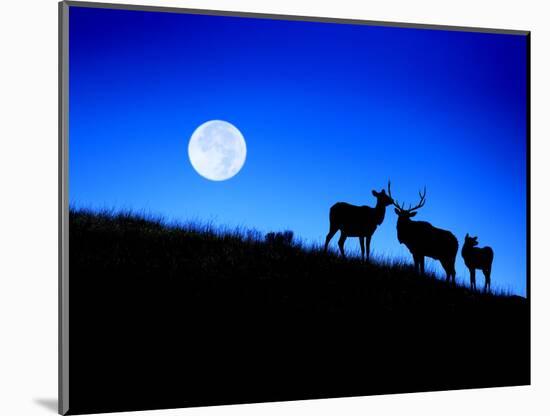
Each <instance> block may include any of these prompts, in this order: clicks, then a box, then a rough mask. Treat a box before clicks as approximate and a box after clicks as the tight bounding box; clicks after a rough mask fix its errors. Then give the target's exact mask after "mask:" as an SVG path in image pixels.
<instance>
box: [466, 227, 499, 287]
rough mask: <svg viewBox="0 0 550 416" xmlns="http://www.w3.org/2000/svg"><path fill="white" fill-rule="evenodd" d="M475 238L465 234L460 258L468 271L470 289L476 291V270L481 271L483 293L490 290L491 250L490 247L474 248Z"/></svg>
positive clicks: (475, 244) (492, 255)
mask: <svg viewBox="0 0 550 416" xmlns="http://www.w3.org/2000/svg"><path fill="white" fill-rule="evenodd" d="M477 244H478V242H477V237H470V235H469V234H466V237H464V245H463V246H462V258H463V259H464V263H465V264H466V267H467V268H468V270H469V271H470V288H471V289H472V290H476V269H480V270H482V271H483V275H484V276H485V288H484V290H485V291H488V290H491V267H492V265H493V257H494V254H493V249H492V248H491V247H476V246H477Z"/></svg>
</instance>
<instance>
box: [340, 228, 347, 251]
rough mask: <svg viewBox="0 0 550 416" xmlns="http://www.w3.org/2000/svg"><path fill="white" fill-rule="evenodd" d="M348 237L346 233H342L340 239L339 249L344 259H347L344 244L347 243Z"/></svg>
mask: <svg viewBox="0 0 550 416" xmlns="http://www.w3.org/2000/svg"><path fill="white" fill-rule="evenodd" d="M346 238H347V235H345V234H344V232H340V239H339V240H338V247H339V248H340V253H342V257H346V255H345V253H344V243H345V242H346Z"/></svg>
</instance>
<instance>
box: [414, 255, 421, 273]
mask: <svg viewBox="0 0 550 416" xmlns="http://www.w3.org/2000/svg"><path fill="white" fill-rule="evenodd" d="M413 260H414V272H415V273H416V274H418V273H419V269H420V257H419V256H417V255H416V254H413Z"/></svg>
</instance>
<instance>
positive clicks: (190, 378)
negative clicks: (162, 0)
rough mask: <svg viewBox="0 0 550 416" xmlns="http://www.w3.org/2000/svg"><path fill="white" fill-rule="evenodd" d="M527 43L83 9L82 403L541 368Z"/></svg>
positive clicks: (71, 198) (519, 373)
mask: <svg viewBox="0 0 550 416" xmlns="http://www.w3.org/2000/svg"><path fill="white" fill-rule="evenodd" d="M529 42H530V34H529V32H522V31H511V30H497V29H495V30H493V29H478V28H459V27H446V26H428V25H414V24H401V23H399V24H398V23H385V22H366V21H354V20H339V19H330V18H313V17H297V16H276V15H259V14H250V13H232V12H217V11H206V10H202V11H201V10H186V9H172V8H156V7H145V6H143V7H142V6H128V5H112V4H111V5H108V4H99V3H79V2H63V3H61V4H60V68H61V71H60V86H61V91H60V130H61V131H60V236H61V238H60V242H61V244H60V409H59V410H60V412H61V413H63V414H66V413H69V414H82V413H97V412H112V411H129V410H147V409H161V408H177V407H190V406H211V405H223V404H237V403H253V402H272V401H286V400H303V399H321V398H336V397H346V396H365V395H377V394H389V393H408V392H428V391H436V390H452V389H470V388H482V387H497V386H516V385H526V384H529V383H530V329H529V328H530V303H529V299H530V286H529V281H530V280H529V279H530V277H529V131H530V130H529V88H530V87H529V59H530V58H529V55H530V47H529Z"/></svg>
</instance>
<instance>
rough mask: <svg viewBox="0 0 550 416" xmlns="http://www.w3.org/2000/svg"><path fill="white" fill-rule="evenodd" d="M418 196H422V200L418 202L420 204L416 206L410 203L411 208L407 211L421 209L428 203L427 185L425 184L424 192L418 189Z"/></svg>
mask: <svg viewBox="0 0 550 416" xmlns="http://www.w3.org/2000/svg"><path fill="white" fill-rule="evenodd" d="M418 196H419V197H420V202H419V203H418V205H416V206H414V207H411V206H410V205H409V209H408V210H407V211H409V212H412V211H416V210H417V209H420V208H422V207H423V206H424V204H425V203H426V186H424V192H420V191H418Z"/></svg>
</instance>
